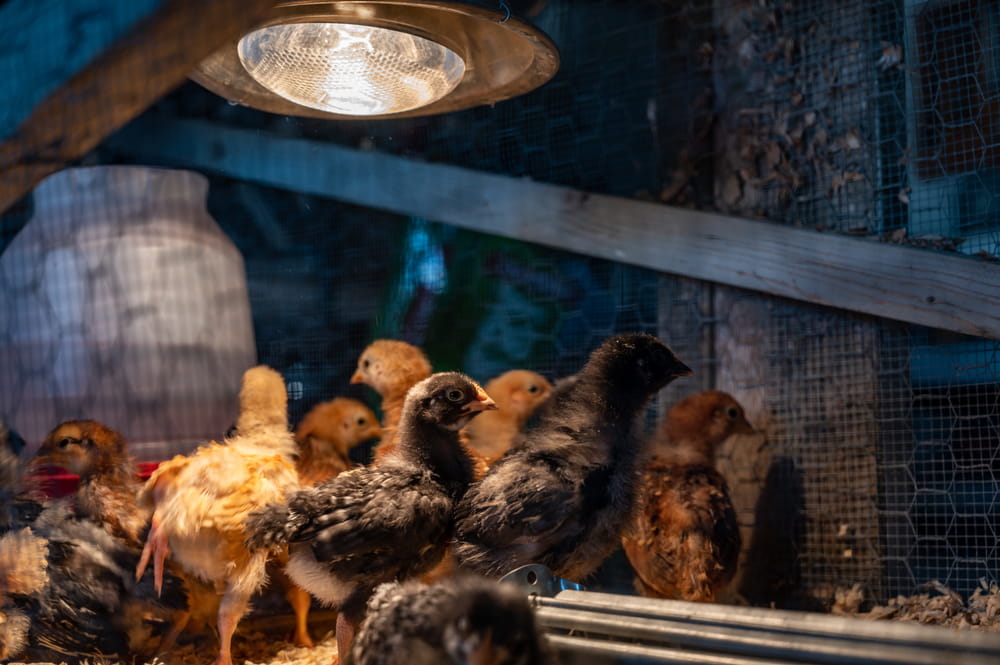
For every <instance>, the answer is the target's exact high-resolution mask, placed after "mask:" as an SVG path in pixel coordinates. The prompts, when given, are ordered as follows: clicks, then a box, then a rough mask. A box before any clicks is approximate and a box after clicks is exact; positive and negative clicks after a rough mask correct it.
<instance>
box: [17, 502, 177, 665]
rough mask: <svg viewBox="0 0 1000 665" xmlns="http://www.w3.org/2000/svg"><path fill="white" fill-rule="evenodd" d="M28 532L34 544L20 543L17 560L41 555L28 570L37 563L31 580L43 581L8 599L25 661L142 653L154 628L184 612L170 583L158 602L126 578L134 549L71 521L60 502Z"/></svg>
mask: <svg viewBox="0 0 1000 665" xmlns="http://www.w3.org/2000/svg"><path fill="white" fill-rule="evenodd" d="M30 529H31V537H32V538H33V539H34V540H33V542H31V543H27V542H24V541H22V543H21V545H20V546H21V548H22V553H23V554H25V555H26V556H37V553H38V552H44V559H42V560H36V562H35V565H38V563H39V562H40V561H44V571H36V572H35V573H34V574H33V577H34V578H35V579H36V580H39V579H41V578H42V576H44V578H46V579H45V581H44V582H43V583H41V584H35V585H34V586H35V587H36V588H34V589H33V590H32V591H31V592H30V593H28V594H26V595H22V596H16V595H14V596H12V597H13V598H14V605H15V606H16V607H17V609H18V610H20V611H21V612H23V613H24V615H25V616H27V617H28V618H29V619H30V629H29V632H28V645H27V648H26V652H25V654H23V656H24V657H25V658H26V659H27V660H34V661H49V662H60V661H66V662H69V663H76V662H79V661H83V660H94V659H100V658H118V659H125V658H128V657H131V655H133V654H139V653H148V651H149V650H150V649H151V648H152V647H153V646H154V645H155V640H154V630H155V628H157V625H158V624H161V623H165V622H166V620H167V619H168V617H169V616H172V614H173V613H174V612H176V611H177V610H178V609H181V608H183V607H184V603H185V597H184V593H183V590H182V588H181V587H180V585H179V584H176V580H174V579H173V578H167V583H166V584H165V585H164V588H163V590H162V591H163V593H162V598H159V597H158V594H157V593H156V591H154V589H153V583H152V580H151V576H145V577H144V578H142V579H140V580H138V581H136V580H135V579H134V577H133V571H134V570H135V566H136V564H137V562H138V560H139V550H138V548H137V547H135V546H133V545H131V544H129V543H128V542H126V541H125V540H124V539H122V538H120V537H116V536H114V535H112V534H111V533H109V532H108V531H107V530H105V529H104V528H103V525H101V524H99V523H97V522H95V521H94V520H92V519H90V518H89V517H86V516H81V515H75V514H73V512H72V510H71V509H70V507H69V504H68V502H67V501H54V502H52V503H51V504H50V505H49V506H47V507H46V508H45V510H43V511H42V513H41V514H40V515H39V516H38V518H37V519H36V520H35V521H34V523H32V525H31V528H30ZM151 620H154V621H155V625H154V623H152V622H151Z"/></svg>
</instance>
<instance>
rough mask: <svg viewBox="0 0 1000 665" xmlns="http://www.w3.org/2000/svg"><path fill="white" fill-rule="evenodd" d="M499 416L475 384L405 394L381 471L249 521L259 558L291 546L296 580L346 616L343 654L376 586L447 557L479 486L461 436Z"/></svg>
mask: <svg viewBox="0 0 1000 665" xmlns="http://www.w3.org/2000/svg"><path fill="white" fill-rule="evenodd" d="M493 408H496V407H495V405H494V404H493V400H491V399H490V398H489V396H488V395H487V394H486V393H485V392H484V391H483V389H482V388H480V387H479V386H478V385H477V384H476V383H475V382H474V381H472V380H471V379H469V378H468V377H466V376H464V375H462V374H459V373H457V372H445V373H440V374H435V375H432V376H431V377H429V378H427V379H425V380H423V381H421V382H420V383H418V384H417V385H416V386H414V387H413V388H412V389H411V390H410V391H409V393H408V394H407V397H406V401H405V403H404V407H403V412H402V417H401V420H400V423H399V432H398V438H397V441H396V447H395V449H394V450H393V451H392V452H391V453H390V454H388V455H387V456H386V457H385V458H384V459H383V460H382V462H381V463H380V464H378V465H376V466H370V467H363V468H359V469H354V470H352V471H348V472H347V473H342V474H340V475H339V476H337V477H335V478H332V479H331V480H328V481H327V482H325V483H322V484H320V485H318V486H316V487H313V488H309V489H305V490H302V491H300V492H296V493H295V494H293V495H291V496H290V497H289V499H288V501H287V503H282V504H276V505H273V506H269V507H268V508H266V509H263V510H258V511H255V512H254V513H253V514H252V515H251V516H250V518H249V519H248V520H247V531H248V533H249V541H248V544H249V545H250V546H251V547H252V548H254V549H257V548H266V547H273V546H280V545H284V544H286V543H291V544H292V546H291V547H290V549H289V552H290V560H289V565H288V568H287V572H288V574H289V576H290V577H291V578H292V580H293V581H294V582H295V583H296V584H298V585H299V586H301V587H302V588H304V589H307V590H308V591H309V592H310V593H312V594H313V595H314V596H316V597H317V598H318V599H319V600H321V601H322V602H324V603H326V604H328V605H332V606H335V607H337V608H338V609H339V610H340V612H339V614H338V617H337V641H338V646H339V647H340V653H346V647H347V645H348V644H350V641H351V640H352V639H353V634H354V630H355V628H356V627H357V625H358V623H359V622H360V620H361V618H362V616H363V614H364V607H365V602H366V600H367V599H368V597H369V595H370V594H371V592H372V590H373V589H374V588H375V587H376V586H377V585H379V584H381V583H383V582H388V581H392V580H402V579H408V578H411V577H414V576H417V575H420V574H422V573H425V572H427V571H428V570H430V569H431V568H432V567H433V566H434V565H435V564H436V563H437V562H438V561H439V560H440V559H441V558H442V556H443V555H444V552H445V548H446V545H447V543H448V540H449V538H450V536H451V533H452V509H453V506H454V503H455V502H456V501H457V500H458V499H459V498H460V497H461V496H462V494H463V493H464V492H465V490H466V488H467V487H468V485H469V483H470V481H471V480H472V462H471V460H470V459H469V457H468V456H467V455H466V454H464V450H463V448H462V446H461V444H460V442H459V437H458V432H459V430H460V429H461V428H462V427H464V426H465V425H466V423H468V421H469V420H470V419H471V418H472V417H473V416H475V415H476V414H478V413H480V412H481V411H483V410H487V409H493Z"/></svg>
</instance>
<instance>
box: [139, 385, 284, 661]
mask: <svg viewBox="0 0 1000 665" xmlns="http://www.w3.org/2000/svg"><path fill="white" fill-rule="evenodd" d="M239 402H240V413H239V417H238V419H237V421H236V432H235V434H233V435H232V436H229V437H227V438H226V439H225V442H224V443H223V444H219V443H216V442H214V441H213V442H210V443H207V444H205V445H202V446H201V447H199V448H198V449H197V450H195V451H194V452H193V453H191V454H190V455H188V456H180V455H178V456H177V457H174V458H173V459H172V460H169V461H166V462H163V463H162V464H160V466H159V467H158V468H157V469H156V471H154V472H153V474H152V475H151V476H150V478H149V480H148V481H146V484H145V486H144V487H143V490H142V493H141V495H140V500H141V501H142V502H143V503H144V504H145V505H148V506H151V507H152V508H153V518H152V527H151V528H150V531H149V537H148V539H147V541H146V546H145V549H144V550H143V555H142V559H141V560H140V562H139V566H138V569H137V573H136V574H137V576H140V575H142V572H143V571H144V570H145V568H146V566H147V565H148V563H149V561H150V560H152V562H153V566H154V573H155V579H156V580H157V583H159V581H160V580H161V579H162V574H163V564H164V561H165V559H166V557H167V556H168V555H169V556H170V557H171V559H172V560H173V561H174V562H175V563H176V564H177V565H178V566H179V567H180V569H182V570H183V571H185V572H186V574H187V575H189V576H192V577H196V578H199V579H202V580H205V581H207V582H209V583H210V584H212V585H214V587H215V589H216V592H217V595H218V597H219V600H220V604H219V610H218V614H217V617H216V625H217V628H218V634H219V653H218V656H217V658H216V659H215V663H216V665H232V651H231V645H232V637H233V633H234V632H235V630H236V626H237V624H238V623H239V620H240V618H241V617H242V616H243V614H244V613H245V612H246V610H247V608H248V605H249V602H250V597H251V596H252V595H253V594H254V593H255V592H256V591H257V590H258V589H259V588H260V587H261V586H262V585H263V584H264V581H265V580H266V572H265V570H266V563H267V559H268V552H266V551H255V552H251V551H249V550H248V549H247V547H246V544H245V541H246V536H247V534H246V531H245V527H244V521H245V519H246V517H247V515H248V514H249V513H250V512H251V511H253V510H256V509H258V508H261V507H263V506H265V505H269V504H273V503H278V502H282V501H284V499H285V497H286V495H287V494H289V493H290V492H293V491H295V490H296V489H298V486H299V485H298V474H297V473H296V471H295V462H294V456H295V451H296V446H295V439H294V437H293V436H292V433H291V431H289V429H288V415H287V405H288V394H287V392H286V389H285V382H284V379H283V378H282V377H281V375H280V374H279V373H278V372H276V371H274V370H273V369H271V368H269V367H265V366H257V367H253V368H251V369H249V370H247V371H246V372H245V373H244V375H243V381H242V386H241V388H240V396H239Z"/></svg>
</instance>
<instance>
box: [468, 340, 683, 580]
mask: <svg viewBox="0 0 1000 665" xmlns="http://www.w3.org/2000/svg"><path fill="white" fill-rule="evenodd" d="M690 374H691V370H690V369H689V368H688V367H687V366H686V365H685V364H684V363H682V362H681V361H680V360H678V359H677V357H676V356H675V355H674V354H673V352H672V351H671V350H670V349H669V348H668V347H667V346H666V345H665V344H664V343H663V342H661V341H660V340H658V339H657V338H656V337H653V336H652V335H619V336H615V337H611V338H609V339H607V340H606V341H605V342H604V343H603V344H602V345H601V346H600V347H598V348H597V349H596V350H595V351H594V352H593V353H591V355H590V358H589V359H588V360H587V362H586V364H585V365H584V366H583V368H582V369H581V370H580V371H579V372H577V374H575V375H574V376H573V377H572V379H571V380H567V381H562V382H559V383H558V384H557V385H556V389H555V390H554V391H553V394H552V396H551V397H550V398H549V400H548V401H547V402H546V403H545V404H543V405H542V407H541V409H540V411H541V413H540V416H539V419H538V422H537V424H536V425H535V427H534V428H533V429H531V430H529V431H527V432H525V433H524V434H523V435H522V439H521V441H520V442H519V445H518V447H517V449H516V450H512V451H511V452H510V453H508V454H507V456H506V457H504V458H503V459H501V460H499V461H498V462H497V463H496V464H495V465H494V466H493V467H491V468H490V471H489V473H487V475H486V476H485V477H484V478H483V479H482V480H481V481H478V482H477V483H476V484H475V485H473V486H472V487H471V488H470V489H469V491H468V492H467V493H466V494H465V497H464V498H463V499H462V501H461V502H460V503H459V505H458V508H457V510H456V516H455V519H456V539H457V545H456V548H455V551H456V554H457V556H458V560H459V563H460V565H462V566H463V567H465V568H468V569H471V570H474V571H477V572H480V573H483V574H486V575H490V576H496V577H499V576H502V575H504V574H505V573H508V572H510V571H511V570H513V569H515V568H518V567H520V566H522V565H526V564H530V563H537V564H542V565H545V566H548V567H549V568H550V569H551V570H552V571H553V572H554V573H555V574H556V575H558V576H560V577H564V578H567V579H570V580H576V581H579V580H582V579H584V578H586V577H587V576H588V575H590V574H591V573H593V572H594V571H595V570H596V569H597V568H598V566H600V564H601V563H602V562H603V561H604V560H605V559H606V558H607V557H608V556H609V555H610V554H611V553H612V552H613V551H614V549H615V548H616V547H617V546H618V543H619V540H620V538H621V535H622V531H623V529H624V527H625V525H626V524H628V522H629V519H630V517H631V514H632V512H633V510H634V507H635V504H636V472H637V471H638V464H639V461H640V458H641V454H642V437H641V434H642V433H641V431H640V428H639V427H638V426H637V424H638V420H639V416H640V415H641V414H642V412H643V410H644V409H645V407H646V405H647V403H648V402H649V400H650V399H651V398H652V397H653V396H654V395H655V394H656V393H657V392H658V391H659V390H660V389H661V388H663V387H664V386H665V385H667V384H668V383H670V382H671V381H673V380H674V379H676V378H677V377H680V376H689V375H690Z"/></svg>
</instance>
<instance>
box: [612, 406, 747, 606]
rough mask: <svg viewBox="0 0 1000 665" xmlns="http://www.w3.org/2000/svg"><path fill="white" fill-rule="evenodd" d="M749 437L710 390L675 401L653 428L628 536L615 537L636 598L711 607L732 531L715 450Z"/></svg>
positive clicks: (728, 568)
mask: <svg viewBox="0 0 1000 665" xmlns="http://www.w3.org/2000/svg"><path fill="white" fill-rule="evenodd" d="M753 431H754V430H753V427H751V426H750V423H749V422H747V420H746V417H745V415H744V413H743V407H741V406H740V405H739V403H738V402H737V401H736V400H735V399H733V397H732V396H731V395H729V394H727V393H724V392H721V391H718V390H710V391H706V392H702V393H696V394H694V395H690V396H688V397H686V398H685V399H683V400H681V401H680V402H678V403H677V404H676V405H674V406H673V407H672V408H671V409H670V411H669V412H668V413H667V416H666V418H664V419H663V421H662V422H661V423H660V425H659V426H658V427H657V430H656V433H655V435H654V437H653V441H652V449H653V455H654V457H653V459H652V460H651V461H650V463H649V464H648V466H647V468H646V469H645V471H644V473H643V476H642V481H641V482H642V496H641V499H640V506H641V507H640V510H639V511H638V512H637V514H636V518H635V528H634V532H633V533H632V534H630V535H628V536H626V537H624V538H623V539H622V546H623V548H624V550H625V554H626V556H627V557H628V559H629V562H630V563H631V564H632V568H633V570H634V571H635V573H636V575H635V588H636V591H637V592H638V593H639V594H641V595H643V596H649V597H654V598H674V599H681V600H694V601H713V600H715V599H716V597H717V596H718V594H719V592H720V591H722V590H723V589H725V587H726V586H727V585H728V584H729V583H730V582H731V581H732V579H733V576H734V575H735V573H736V567H737V561H738V559H739V554H740V543H741V539H740V529H739V524H738V523H737V520H736V511H735V510H734V508H733V504H732V501H731V499H730V497H729V488H728V486H727V485H726V481H725V479H724V478H723V477H722V475H721V474H720V473H719V472H718V471H717V470H716V469H715V451H716V449H717V447H718V446H719V444H721V443H722V442H723V441H725V440H726V439H727V438H729V437H730V436H731V435H732V434H752V433H753Z"/></svg>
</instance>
